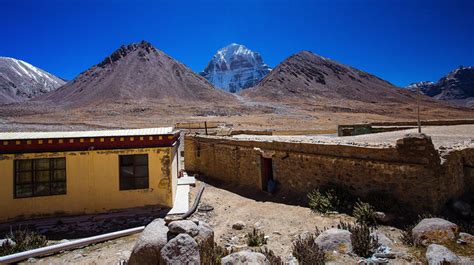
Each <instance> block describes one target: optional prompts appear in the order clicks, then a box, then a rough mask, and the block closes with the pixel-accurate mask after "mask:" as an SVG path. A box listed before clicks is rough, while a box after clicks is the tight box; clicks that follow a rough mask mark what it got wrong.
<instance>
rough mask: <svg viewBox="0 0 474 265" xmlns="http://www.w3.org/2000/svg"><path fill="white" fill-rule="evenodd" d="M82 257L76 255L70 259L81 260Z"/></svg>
mask: <svg viewBox="0 0 474 265" xmlns="http://www.w3.org/2000/svg"><path fill="white" fill-rule="evenodd" d="M83 257H84V256H83V255H82V254H76V255H74V257H72V259H81V258H83Z"/></svg>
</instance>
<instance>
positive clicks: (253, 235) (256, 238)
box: [247, 228, 267, 247]
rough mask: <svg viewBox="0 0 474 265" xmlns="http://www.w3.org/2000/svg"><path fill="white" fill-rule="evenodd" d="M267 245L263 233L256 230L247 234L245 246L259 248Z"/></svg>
mask: <svg viewBox="0 0 474 265" xmlns="http://www.w3.org/2000/svg"><path fill="white" fill-rule="evenodd" d="M265 244H267V239H266V238H265V233H264V232H258V231H257V229H256V228H254V229H253V230H252V232H249V233H247V245H248V246H249V247H260V246H262V245H265Z"/></svg>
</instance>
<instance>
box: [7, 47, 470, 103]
mask: <svg viewBox="0 0 474 265" xmlns="http://www.w3.org/2000/svg"><path fill="white" fill-rule="evenodd" d="M0 62H3V63H2V64H1V65H2V66H1V69H0V84H1V86H0V89H1V90H0V92H1V93H0V99H1V100H2V101H1V102H3V103H5V102H19V101H24V100H25V99H29V98H33V99H32V100H29V102H32V104H36V103H38V104H39V105H41V106H55V107H85V106H89V105H91V104H99V103H124V102H125V103H126V102H138V103H139V102H147V101H153V102H158V101H159V102H166V103H168V104H174V103H179V104H183V105H184V106H185V105H186V104H188V105H189V103H191V102H192V103H193V104H197V105H198V106H199V104H198V102H203V103H206V104H211V105H212V104H221V103H223V104H224V105H225V102H228V103H229V104H227V105H228V106H230V105H232V104H233V105H239V104H241V103H245V105H246V106H247V107H248V106H251V105H255V104H254V103H252V102H253V101H254V100H257V101H260V103H261V102H264V103H263V105H265V104H266V103H265V102H275V103H284V102H290V103H291V102H293V103H294V102H298V104H299V103H300V102H307V103H308V104H326V105H331V104H333V102H335V101H338V102H339V103H338V104H340V105H344V104H346V103H344V102H348V101H350V102H359V103H360V104H359V103H357V104H359V105H358V106H366V105H367V104H375V103H388V104H392V105H393V104H399V105H400V106H402V105H406V104H413V103H414V102H415V94H414V93H412V92H410V91H409V90H407V89H400V88H398V87H396V86H394V85H393V84H391V83H389V82H388V81H385V80H383V79H381V78H379V77H376V76H374V75H372V74H370V73H367V72H364V71H361V70H358V69H356V68H353V67H350V66H347V65H344V64H342V63H339V62H336V61H334V60H331V59H328V58H325V57H322V56H319V55H316V54H314V53H312V52H309V51H302V52H299V53H296V54H294V55H292V56H290V57H288V58H287V59H285V60H284V61H283V62H282V63H280V64H279V65H278V66H276V67H275V68H274V69H270V67H269V66H268V65H266V64H265V63H264V62H263V59H262V57H261V56H260V55H259V54H258V53H256V52H253V51H251V50H249V49H248V48H246V47H245V46H243V45H239V44H231V45H228V46H226V47H224V48H222V49H220V50H219V51H218V52H217V53H216V55H214V56H213V58H212V59H211V61H210V62H209V64H208V66H207V67H206V69H205V70H204V72H202V73H201V74H196V73H195V72H193V71H192V70H191V69H189V68H188V67H187V66H185V65H184V64H182V63H180V62H178V61H176V60H175V59H173V58H171V57H170V56H168V55H167V54H165V53H164V52H162V51H160V50H158V49H157V48H155V47H154V46H153V45H151V44H150V43H148V42H146V41H142V42H139V43H132V44H129V45H127V46H121V47H120V48H118V49H117V50H116V51H114V52H113V53H112V54H110V55H109V56H107V57H105V59H103V60H102V61H101V62H99V63H98V64H96V65H93V66H91V67H90V68H89V69H87V70H85V71H84V72H82V73H81V74H79V75H78V76H77V77H76V78H74V79H73V80H72V81H70V82H68V83H65V81H63V80H61V79H59V78H57V77H55V76H53V75H51V74H48V73H46V72H44V71H43V70H40V69H38V68H36V67H33V66H31V65H29V64H27V63H25V62H22V61H19V60H15V59H10V58H7V59H2V60H1V61H0ZM5 62H6V63H5ZM472 72H473V68H472V67H467V68H459V69H456V70H455V71H453V72H451V73H450V74H448V75H447V76H446V77H444V78H442V79H440V81H438V82H437V83H436V84H431V83H426V82H425V83H420V84H416V85H412V86H411V87H410V88H411V89H413V88H414V87H415V86H420V87H421V86H423V88H422V90H423V91H424V93H425V94H426V95H428V96H433V97H434V98H435V99H447V100H458V101H459V100H463V98H464V97H473V95H472V90H473V86H472V84H473V79H474V78H473V74H472ZM33 81H36V82H33ZM58 87H59V88H58ZM216 87H219V88H221V89H216ZM227 92H236V93H237V95H233V94H232V93H227ZM422 102H423V104H426V105H427V106H431V107H433V108H439V107H440V105H439V104H437V103H436V102H435V101H434V100H431V99H429V97H425V96H423V98H422ZM364 104H365V105H364ZM267 106H271V105H267ZM197 108H199V107H197ZM405 109H406V107H405ZM352 111H357V110H352Z"/></svg>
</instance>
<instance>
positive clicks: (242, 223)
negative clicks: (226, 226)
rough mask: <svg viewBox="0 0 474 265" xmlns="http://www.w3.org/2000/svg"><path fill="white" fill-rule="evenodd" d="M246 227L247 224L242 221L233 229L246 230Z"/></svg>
mask: <svg viewBox="0 0 474 265" xmlns="http://www.w3.org/2000/svg"><path fill="white" fill-rule="evenodd" d="M244 227H245V223H244V222H242V221H237V222H235V223H234V224H233V225H232V229H235V230H242V229H244Z"/></svg>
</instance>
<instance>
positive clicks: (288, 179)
mask: <svg viewBox="0 0 474 265" xmlns="http://www.w3.org/2000/svg"><path fill="white" fill-rule="evenodd" d="M262 157H271V158H272V162H273V176H274V179H275V180H276V181H277V182H278V183H279V191H278V192H279V193H281V194H282V195H284V196H285V195H291V196H299V197H301V198H304V197H306V194H307V193H308V192H309V191H311V190H312V189H314V188H316V187H319V186H321V185H324V184H327V183H336V184H344V185H347V186H349V187H350V188H351V189H352V190H353V192H354V193H355V194H357V195H360V196H363V195H366V194H367V193H369V192H373V191H376V192H384V193H388V194H391V195H393V196H395V197H396V198H398V200H400V201H401V202H403V203H405V204H407V205H409V206H410V207H411V208H413V210H415V211H418V212H425V211H431V212H437V211H439V210H440V209H441V207H442V206H443V205H444V203H445V202H446V201H447V200H448V199H450V198H454V197H456V196H459V195H460V194H462V193H463V192H465V191H466V189H467V187H471V188H472V187H473V183H474V181H473V179H474V177H472V178H471V179H470V180H469V177H466V176H465V174H464V173H463V165H462V163H464V164H466V163H467V165H468V166H469V165H471V166H472V165H474V150H473V149H465V150H462V151H458V152H453V153H452V154H450V155H449V157H446V158H445V159H444V160H443V163H442V161H441V159H440V156H439V154H438V151H437V150H435V148H434V147H433V144H432V142H431V139H430V138H429V137H419V136H417V135H412V136H410V137H407V138H403V139H400V140H398V141H397V145H396V147H389V148H380V147H359V146H348V145H329V144H310V143H290V142H264V141H242V140H233V139H232V138H225V137H199V136H187V137H186V138H185V168H186V170H187V171H190V172H194V173H199V174H201V175H203V176H205V177H207V178H211V179H215V180H220V181H224V182H226V183H232V184H235V185H240V186H243V187H246V188H251V189H259V190H261V189H262V188H263V187H262V179H261V178H262V176H261V175H262V173H261V159H262ZM466 161H467V162H466Z"/></svg>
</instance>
